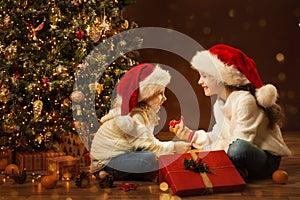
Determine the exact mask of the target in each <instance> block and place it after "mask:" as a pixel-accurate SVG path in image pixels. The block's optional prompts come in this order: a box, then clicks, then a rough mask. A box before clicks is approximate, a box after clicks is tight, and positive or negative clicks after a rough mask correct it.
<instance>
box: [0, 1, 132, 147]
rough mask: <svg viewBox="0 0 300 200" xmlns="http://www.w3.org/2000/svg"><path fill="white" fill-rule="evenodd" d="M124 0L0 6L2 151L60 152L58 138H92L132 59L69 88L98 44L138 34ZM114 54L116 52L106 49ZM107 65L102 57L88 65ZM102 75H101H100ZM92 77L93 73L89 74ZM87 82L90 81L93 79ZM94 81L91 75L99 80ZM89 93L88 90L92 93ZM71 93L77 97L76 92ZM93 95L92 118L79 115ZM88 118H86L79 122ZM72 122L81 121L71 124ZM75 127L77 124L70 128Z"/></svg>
mask: <svg viewBox="0 0 300 200" xmlns="http://www.w3.org/2000/svg"><path fill="white" fill-rule="evenodd" d="M129 4H131V2H127V1H125V0H39V1H36V0H6V1H1V2H0V13H1V14H0V36H1V40H0V51H1V54H0V91H1V92H0V116H1V118H2V119H1V122H0V137H1V139H0V147H1V148H2V149H3V148H7V147H8V148H12V149H22V150H28V151H40V150H42V151H44V150H47V149H53V148H58V142H59V138H60V137H61V136H62V135H63V134H70V133H76V132H78V130H77V131H76V130H75V127H76V126H75V125H74V124H75V123H77V125H78V124H79V126H77V127H82V134H87V135H89V134H91V133H94V132H95V131H96V130H97V128H98V127H99V124H98V122H91V123H89V122H88V121H86V120H85V121H80V119H81V118H82V117H89V116H91V115H93V116H96V117H97V119H99V118H101V117H102V116H103V115H104V114H105V113H107V112H108V110H109V108H110V102H111V98H112V97H111V96H112V93H113V88H114V86H115V84H116V82H117V80H118V79H119V78H120V77H121V76H122V74H123V73H124V72H126V70H128V69H129V68H130V67H132V66H133V65H135V64H136V62H135V61H134V58H133V57H132V56H130V54H126V55H123V56H122V57H119V58H116V60H115V61H114V62H113V63H111V64H110V65H109V67H108V68H107V69H104V70H103V69H102V71H103V72H102V73H103V75H102V76H101V78H100V79H99V80H96V79H95V80H96V81H95V83H94V84H92V85H91V84H89V85H88V86H80V87H79V86H78V87H76V86H75V87H73V86H74V82H75V77H76V73H77V72H78V70H79V69H83V68H87V69H86V70H88V67H89V66H86V65H85V64H84V63H83V61H84V59H85V58H86V56H87V55H89V53H90V52H91V51H92V50H93V48H95V47H96V46H97V45H98V44H100V43H102V42H103V41H105V40H106V39H107V38H109V37H111V36H114V35H116V34H118V33H120V32H122V31H125V30H128V29H132V28H135V27H137V25H136V24H135V23H134V22H132V23H129V22H128V20H126V19H124V17H123V14H122V13H123V11H124V7H126V6H127V5H129ZM109 51H113V47H109V48H108V49H107V54H109ZM93 59H94V60H95V62H97V63H98V65H99V69H100V68H101V64H103V63H105V57H104V56H99V55H98V57H94V58H93ZM100 71H101V70H100ZM94 74H95V73H94ZM91 76H92V75H91ZM96 77H97V75H94V78H96ZM91 88H93V89H91ZM73 89H75V90H73ZM88 89H90V91H96V92H95V94H94V99H95V101H93V99H92V102H95V106H94V108H95V110H94V111H93V110H92V111H91V113H90V112H89V111H88V110H84V111H82V108H81V107H80V106H79V107H78V108H76V112H75V113H76V116H75V118H74V117H73V116H72V102H77V103H78V102H80V103H81V104H83V103H84V102H91V100H90V101H85V100H86V98H89V97H88V96H87V95H86V93H84V92H82V91H83V90H88ZM82 115H85V116H82ZM76 118H77V119H78V121H76ZM74 119H75V121H74Z"/></svg>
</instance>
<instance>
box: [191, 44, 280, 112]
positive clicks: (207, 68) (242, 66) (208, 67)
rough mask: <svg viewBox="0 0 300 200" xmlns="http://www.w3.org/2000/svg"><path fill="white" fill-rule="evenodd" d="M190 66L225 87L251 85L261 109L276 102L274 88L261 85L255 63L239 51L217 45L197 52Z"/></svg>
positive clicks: (275, 90) (276, 96) (269, 85)
mask: <svg viewBox="0 0 300 200" xmlns="http://www.w3.org/2000/svg"><path fill="white" fill-rule="evenodd" d="M191 64H192V67H193V68H195V69H197V70H198V71H201V72H204V73H207V74H210V75H212V76H214V77H216V78H217V79H218V80H220V81H221V82H223V83H224V84H226V85H232V86H242V85H245V84H248V83H251V84H252V85H253V86H254V87H255V88H256V99H257V101H258V103H259V104H260V105H261V106H263V107H270V106H272V105H273V104H275V102H276V101H277V98H278V93H277V89H276V88H275V86H273V85H271V84H267V85H264V84H263V82H262V80H261V78H260V76H259V74H258V72H257V68H256V65H255V62H254V61H253V60H252V59H251V58H250V57H248V56H247V55H246V54H245V53H244V52H242V51H241V50H239V49H236V48H234V47H231V46H228V45H224V44H218V45H215V46H213V47H211V48H210V49H208V50H204V51H201V52H197V53H196V54H195V56H194V57H193V58H192V60H191Z"/></svg>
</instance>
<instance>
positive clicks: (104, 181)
mask: <svg viewBox="0 0 300 200" xmlns="http://www.w3.org/2000/svg"><path fill="white" fill-rule="evenodd" d="M99 178H100V181H99V186H100V188H111V187H112V186H113V183H114V177H113V175H111V174H109V173H107V172H106V171H100V172H99Z"/></svg>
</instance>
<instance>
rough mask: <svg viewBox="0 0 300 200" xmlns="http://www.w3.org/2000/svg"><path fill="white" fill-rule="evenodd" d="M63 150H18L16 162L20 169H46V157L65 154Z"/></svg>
mask: <svg viewBox="0 0 300 200" xmlns="http://www.w3.org/2000/svg"><path fill="white" fill-rule="evenodd" d="M63 155H64V153H63V152H36V153H27V152H16V163H17V165H18V166H19V168H20V169H24V168H26V170H27V171H40V170H45V169H46V159H47V158H51V157H57V156H63Z"/></svg>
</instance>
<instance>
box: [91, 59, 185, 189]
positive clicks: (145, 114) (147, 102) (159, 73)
mask: <svg viewBox="0 0 300 200" xmlns="http://www.w3.org/2000/svg"><path fill="white" fill-rule="evenodd" d="M170 79H171V76H170V74H169V72H168V71H166V70H163V69H162V68H160V67H159V66H153V65H151V64H147V63H143V64H139V65H137V66H135V67H133V68H131V69H130V70H129V71H127V72H126V73H125V75H124V76H123V78H122V79H121V80H120V81H119V83H118V85H117V87H116V92H117V97H116V99H115V101H114V104H113V107H112V109H111V110H110V111H109V113H108V114H107V115H105V116H104V117H102V118H101V126H100V128H99V130H98V131H97V133H96V135H95V137H94V139H93V141H92V146H91V166H90V170H91V172H92V173H94V174H95V175H96V177H99V178H100V179H101V178H102V179H104V178H106V177H107V176H101V174H102V175H103V174H104V175H107V174H109V175H111V176H112V177H113V179H114V180H125V179H138V180H140V179H143V180H145V179H144V178H145V177H146V178H148V179H152V178H153V176H154V175H155V174H156V170H157V169H158V161H157V157H159V156H160V155H163V154H170V153H174V152H177V153H182V152H184V151H186V150H188V149H189V148H190V147H191V144H190V143H187V142H183V141H178V142H173V141H167V142H162V141H159V140H158V139H157V138H156V137H155V136H154V134H153V131H154V127H155V126H156V125H157V124H158V120H159V116H158V111H159V109H160V107H161V105H162V104H163V103H164V101H166V99H167V98H166V97H165V87H166V86H167V84H169V82H170ZM104 171H105V173H103V172H104ZM99 173H100V176H99ZM100 183H101V181H100ZM100 186H101V185H100ZM102 186H103V185H102Z"/></svg>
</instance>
